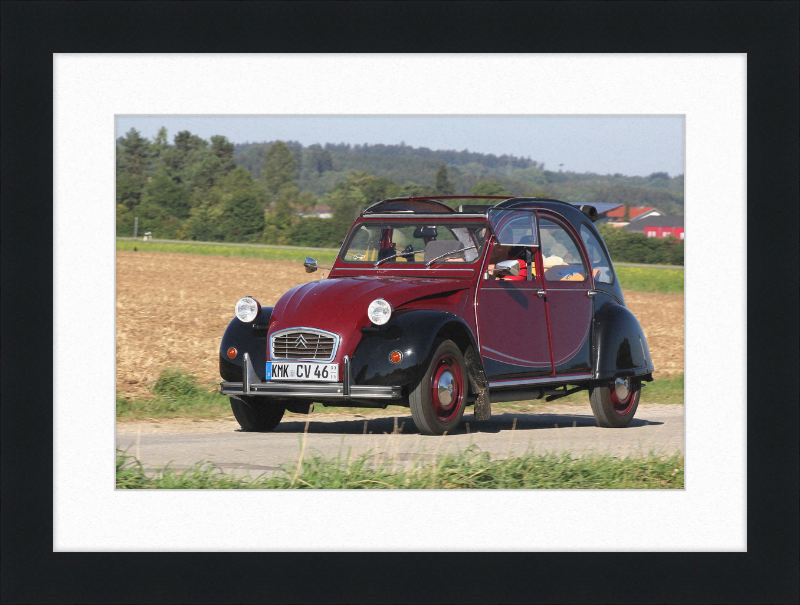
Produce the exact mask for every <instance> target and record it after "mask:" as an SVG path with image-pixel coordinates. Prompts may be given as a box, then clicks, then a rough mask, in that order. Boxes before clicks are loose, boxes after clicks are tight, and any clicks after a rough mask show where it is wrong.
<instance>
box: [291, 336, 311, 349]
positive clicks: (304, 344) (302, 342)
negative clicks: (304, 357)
mask: <svg viewBox="0 0 800 605" xmlns="http://www.w3.org/2000/svg"><path fill="white" fill-rule="evenodd" d="M294 346H295V348H297V349H299V348H300V347H303V348H304V349H307V348H308V343H307V342H306V339H305V338H304V337H303V335H302V334H300V336H298V337H297V340H295V341H294Z"/></svg>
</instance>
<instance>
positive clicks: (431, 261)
mask: <svg viewBox="0 0 800 605" xmlns="http://www.w3.org/2000/svg"><path fill="white" fill-rule="evenodd" d="M476 248H477V246H468V247H467V248H456V249H455V250H450V252H445V253H444V254H440V255H439V256H437V257H436V258H432V259H431V260H429V261H428V262H427V263H425V268H426V269H427V268H428V267H430V266H431V265H432V264H433V263H434V262H436V261H437V260H439V259H440V258H442V257H444V256H450V255H451V254H455V253H456V252H464V251H465V250H474V249H476Z"/></svg>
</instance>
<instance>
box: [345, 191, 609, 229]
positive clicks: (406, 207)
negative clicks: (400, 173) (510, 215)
mask: <svg viewBox="0 0 800 605" xmlns="http://www.w3.org/2000/svg"><path fill="white" fill-rule="evenodd" d="M445 200H468V201H469V202H473V201H474V202H478V201H492V202H495V200H497V201H496V202H495V203H491V204H477V203H468V204H461V205H460V206H459V207H458V210H456V209H454V208H453V207H452V206H450V205H448V204H446V203H445ZM490 208H503V209H508V210H532V209H534V208H546V209H550V210H556V211H558V212H560V213H561V214H564V215H565V216H567V218H569V219H570V220H571V221H572V222H576V221H577V220H579V219H581V218H583V217H588V218H589V219H590V220H591V221H592V222H594V221H595V220H597V210H596V209H595V207H594V206H590V205H588V204H581V205H576V204H570V203H568V202H563V201H561V200H556V199H550V198H538V197H507V196H490V195H437V196H424V197H394V198H388V199H385V200H381V201H380V202H377V203H375V204H372V205H371V206H370V207H369V208H367V209H366V210H364V211H363V212H362V213H361V216H362V217H364V218H388V217H396V216H403V215H407V216H414V215H425V216H426V218H434V216H435V218H460V217H464V218H466V217H470V218H473V217H474V218H478V217H483V218H486V217H487V212H488V211H489V209H490ZM575 213H577V214H582V215H583V217H579V216H576V214H575ZM432 215H434V216H432Z"/></svg>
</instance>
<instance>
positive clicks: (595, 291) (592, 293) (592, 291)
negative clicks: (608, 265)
mask: <svg viewBox="0 0 800 605" xmlns="http://www.w3.org/2000/svg"><path fill="white" fill-rule="evenodd" d="M595 294H597V290H587V291H586V296H588V297H589V298H591V297H592V296H594V295H595Z"/></svg>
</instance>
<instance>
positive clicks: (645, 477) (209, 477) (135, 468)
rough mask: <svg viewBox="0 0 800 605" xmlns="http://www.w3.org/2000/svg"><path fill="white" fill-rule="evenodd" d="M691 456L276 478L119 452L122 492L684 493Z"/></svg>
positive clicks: (369, 468)
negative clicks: (181, 466) (150, 461)
mask: <svg viewBox="0 0 800 605" xmlns="http://www.w3.org/2000/svg"><path fill="white" fill-rule="evenodd" d="M683 479H684V460H683V455H681V454H676V455H674V456H671V457H669V458H661V457H659V456H656V455H654V454H650V455H649V456H647V457H644V458H630V457H629V458H616V457H612V456H595V457H589V458H572V457H571V456H570V455H569V454H567V453H565V454H534V453H527V454H525V455H523V456H519V457H516V458H507V459H500V460H491V459H490V456H489V454H488V453H486V452H480V451H477V450H476V449H468V450H467V451H466V452H463V453H461V454H459V455H447V456H442V457H441V458H439V459H438V460H437V461H436V462H435V463H428V464H425V465H419V464H415V465H414V466H413V467H412V468H410V469H407V470H395V469H394V468H392V466H391V465H390V464H389V463H386V462H384V463H378V464H376V463H375V460H374V459H373V457H372V456H370V455H365V456H362V457H360V458H358V459H356V460H353V461H350V460H344V461H343V460H341V459H336V458H334V459H330V460H326V459H322V458H318V457H315V458H311V459H310V460H306V461H303V462H302V464H301V465H300V466H299V467H297V468H288V467H283V469H282V471H281V472H280V473H278V474H276V475H274V476H265V475H260V476H257V477H250V476H248V477H236V476H233V475H228V474H226V473H224V472H223V471H222V470H221V469H220V468H218V467H216V466H215V465H214V464H212V463H210V462H201V463H198V464H195V465H193V466H191V467H189V468H188V469H185V470H180V471H179V470H176V469H174V468H171V467H169V466H166V467H162V468H158V469H154V470H152V471H150V472H145V468H144V466H143V465H142V464H141V462H139V461H138V460H136V459H135V458H133V457H132V456H129V455H127V454H126V453H125V452H123V451H121V450H117V482H116V486H117V489H309V488H310V489H321V488H324V489H398V488H403V489H683Z"/></svg>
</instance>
